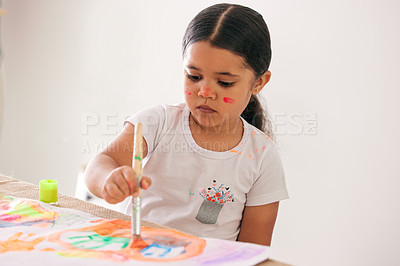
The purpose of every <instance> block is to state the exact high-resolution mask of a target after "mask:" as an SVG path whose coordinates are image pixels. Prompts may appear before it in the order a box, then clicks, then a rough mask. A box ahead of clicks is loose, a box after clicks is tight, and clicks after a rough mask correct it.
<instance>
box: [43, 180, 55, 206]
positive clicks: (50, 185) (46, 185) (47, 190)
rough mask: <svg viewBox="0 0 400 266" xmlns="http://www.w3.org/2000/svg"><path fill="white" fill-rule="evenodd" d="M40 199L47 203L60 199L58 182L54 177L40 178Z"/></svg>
mask: <svg viewBox="0 0 400 266" xmlns="http://www.w3.org/2000/svg"><path fill="white" fill-rule="evenodd" d="M39 200H40V201H42V202H45V203H55V202H57V201H58V182H57V180H53V179H43V180H40V186H39Z"/></svg>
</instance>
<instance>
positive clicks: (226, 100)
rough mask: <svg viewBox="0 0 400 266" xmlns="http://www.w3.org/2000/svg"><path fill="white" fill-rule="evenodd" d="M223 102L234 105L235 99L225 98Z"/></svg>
mask: <svg viewBox="0 0 400 266" xmlns="http://www.w3.org/2000/svg"><path fill="white" fill-rule="evenodd" d="M222 100H223V101H224V102H226V103H230V104H234V103H235V99H232V98H229V97H224V98H223V99H222Z"/></svg>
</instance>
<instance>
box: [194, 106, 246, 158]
mask: <svg viewBox="0 0 400 266" xmlns="http://www.w3.org/2000/svg"><path fill="white" fill-rule="evenodd" d="M189 127H190V131H191V133H192V136H193V139H194V140H195V142H196V143H197V145H199V146H200V147H202V148H204V149H206V150H211V151H218V152H223V151H228V150H230V149H232V148H234V147H236V146H237V145H238V144H239V142H240V141H241V139H242V136H243V131H244V130H243V121H242V120H241V119H240V118H238V120H237V121H235V122H227V123H224V124H223V125H220V126H217V127H204V126H202V125H200V124H199V123H198V122H197V121H196V120H195V119H193V117H192V115H191V114H190V116H189Z"/></svg>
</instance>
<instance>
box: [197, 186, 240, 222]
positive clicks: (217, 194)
mask: <svg viewBox="0 0 400 266" xmlns="http://www.w3.org/2000/svg"><path fill="white" fill-rule="evenodd" d="M199 194H200V196H201V197H202V198H204V201H203V203H202V204H201V206H200V208H199V211H198V213H197V216H196V220H197V221H199V222H201V223H203V224H215V223H216V222H217V220H218V215H219V213H220V211H221V209H222V207H224V204H225V203H226V202H227V201H232V202H233V201H234V199H233V194H232V193H231V191H230V189H229V187H226V186H224V184H221V185H219V186H218V184H217V180H213V184H212V186H211V187H208V188H207V189H205V188H204V189H202V190H201V192H200V193H199Z"/></svg>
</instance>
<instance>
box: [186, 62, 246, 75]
mask: <svg viewBox="0 0 400 266" xmlns="http://www.w3.org/2000/svg"><path fill="white" fill-rule="evenodd" d="M186 67H187V68H189V69H193V70H197V71H200V72H201V69H200V68H198V67H195V66H193V65H188V66H186ZM215 74H217V75H223V76H230V77H239V75H235V74H232V73H230V72H216V73H215Z"/></svg>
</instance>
